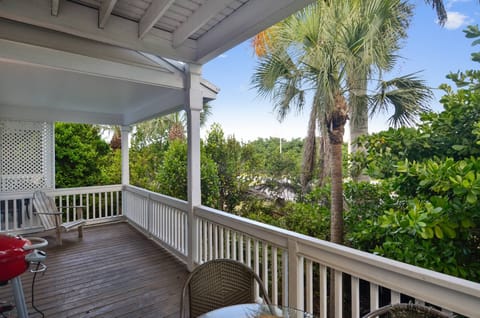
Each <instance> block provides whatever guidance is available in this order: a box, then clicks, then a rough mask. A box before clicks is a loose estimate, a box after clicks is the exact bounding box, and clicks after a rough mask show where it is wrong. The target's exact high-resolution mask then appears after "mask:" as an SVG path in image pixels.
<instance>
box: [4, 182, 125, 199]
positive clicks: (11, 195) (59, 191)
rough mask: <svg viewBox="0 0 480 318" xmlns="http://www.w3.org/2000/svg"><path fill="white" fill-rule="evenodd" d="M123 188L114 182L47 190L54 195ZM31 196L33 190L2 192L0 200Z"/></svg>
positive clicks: (46, 190)
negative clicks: (103, 184) (102, 184)
mask: <svg viewBox="0 0 480 318" xmlns="http://www.w3.org/2000/svg"><path fill="white" fill-rule="evenodd" d="M121 190H122V185H121V184H114V185H105V186H92V187H78V188H59V189H45V192H46V193H49V194H53V195H70V194H85V193H94V192H108V191H121ZM31 196H33V191H15V192H0V200H14V199H23V198H28V197H31Z"/></svg>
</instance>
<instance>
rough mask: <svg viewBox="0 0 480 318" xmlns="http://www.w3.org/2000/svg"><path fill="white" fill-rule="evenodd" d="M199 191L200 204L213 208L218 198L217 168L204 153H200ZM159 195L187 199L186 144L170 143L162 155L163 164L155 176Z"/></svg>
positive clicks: (176, 141) (181, 142)
mask: <svg viewBox="0 0 480 318" xmlns="http://www.w3.org/2000/svg"><path fill="white" fill-rule="evenodd" d="M200 160H201V167H200V173H201V191H202V202H203V204H205V205H209V206H213V205H214V204H215V203H216V202H217V200H218V197H219V183H220V182H219V178H218V174H217V166H216V165H215V162H213V160H212V159H210V158H209V157H208V156H207V155H206V154H205V152H203V151H202V152H201V159H200ZM156 181H157V182H158V185H159V189H158V191H159V192H160V193H163V194H166V195H169V196H173V197H176V198H179V199H182V200H186V199H187V144H186V142H184V141H180V140H175V141H172V142H171V143H170V145H169V147H168V150H167V151H166V152H165V154H164V159H163V162H162V164H161V166H160V170H159V172H158V174H157V176H156Z"/></svg>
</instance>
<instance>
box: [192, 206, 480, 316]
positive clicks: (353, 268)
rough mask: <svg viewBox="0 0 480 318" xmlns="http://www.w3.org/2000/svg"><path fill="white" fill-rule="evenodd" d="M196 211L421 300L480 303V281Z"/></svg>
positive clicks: (222, 214) (205, 210)
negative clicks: (292, 245)
mask: <svg viewBox="0 0 480 318" xmlns="http://www.w3.org/2000/svg"><path fill="white" fill-rule="evenodd" d="M195 214H196V215H197V216H199V217H202V218H204V219H207V220H210V221H212V222H215V223H218V224H221V225H224V226H226V227H230V228H234V229H235V230H238V231H241V232H245V233H247V234H249V235H252V236H254V237H258V238H261V239H262V240H265V241H267V242H271V243H274V244H276V245H278V246H280V247H283V248H287V244H288V241H294V242H295V243H296V245H297V249H298V254H299V255H302V256H304V257H306V258H308V259H311V260H314V261H316V262H318V263H321V264H325V265H327V266H330V267H332V268H335V269H338V270H341V271H342V272H344V273H348V274H351V275H353V276H356V277H360V278H363V279H367V280H369V281H371V282H374V283H378V284H379V285H381V286H384V287H387V288H391V289H394V290H396V291H399V292H404V293H406V294H409V295H411V296H418V298H420V299H424V300H430V301H432V302H433V303H435V300H437V301H438V299H436V298H435V295H439V294H443V295H444V297H442V299H445V297H447V295H448V294H452V293H455V294H456V295H457V296H458V293H461V294H463V295H464V296H465V297H466V298H470V301H471V302H474V303H477V304H478V305H479V306H480V284H479V283H475V282H472V281H468V280H464V279H461V278H457V277H453V276H449V275H445V274H442V273H438V272H435V271H431V270H428V269H424V268H420V267H417V266H413V265H409V264H406V263H402V262H398V261H395V260H391V259H388V258H385V257H381V256H378V255H374V254H371V253H367V252H363V251H360V250H356V249H353V248H350V247H347V246H343V245H338V244H334V243H331V242H327V241H323V240H320V239H316V238H313V237H310V236H306V235H303V234H299V233H296V232H292V231H288V230H285V229H281V228H278V227H275V226H272V225H267V224H264V223H260V222H256V221H253V220H249V219H246V218H242V217H240V216H236V215H233V214H230V213H226V212H223V211H218V210H215V209H212V208H208V207H204V206H201V207H196V208H195ZM420 282H424V283H426V285H431V286H433V288H435V289H436V292H435V295H430V296H429V295H425V294H421V293H422V292H425V289H426V287H425V286H424V287H422V286H420V285H421V284H420ZM408 284H410V285H408ZM429 290H431V289H429ZM417 294H418V295H417ZM422 296H423V297H422ZM451 301H452V304H451V306H449V307H450V308H452V309H453V310H455V309H456V308H459V306H458V305H456V304H454V303H453V302H457V303H458V301H457V300H455V299H452V300H451ZM450 308H449V309H450Z"/></svg>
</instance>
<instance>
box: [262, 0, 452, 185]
mask: <svg viewBox="0 0 480 318" xmlns="http://www.w3.org/2000/svg"><path fill="white" fill-rule="evenodd" d="M426 3H429V4H432V6H433V8H434V9H436V10H437V15H438V18H439V21H440V23H442V24H443V23H444V22H445V20H446V12H445V8H444V6H443V2H442V1H441V0H433V1H431V0H427V1H426ZM351 5H352V7H351V8H350V9H349V10H355V11H357V14H358V17H359V18H360V20H359V21H361V23H359V24H356V26H355V27H352V28H351V29H350V30H348V31H349V33H346V34H345V37H344V39H345V40H346V41H350V43H348V44H347V48H348V49H349V50H350V52H348V53H349V55H350V58H349V59H350V64H351V65H352V66H353V67H350V68H349V69H347V70H346V72H347V76H346V81H347V84H348V86H349V92H348V104H349V118H350V122H349V124H350V138H349V140H350V142H351V148H350V150H351V151H352V152H355V151H357V150H358V149H357V148H356V146H355V143H354V141H355V140H356V139H357V137H358V136H361V135H365V134H367V133H368V117H369V110H368V105H369V101H368V97H367V92H366V90H367V86H368V79H369V78H371V75H372V72H375V71H376V72H378V73H381V72H385V71H389V70H391V68H392V67H393V66H394V65H395V60H396V56H395V55H394V53H395V51H397V50H398V49H399V47H400V45H399V43H400V40H401V39H403V38H405V37H406V29H407V28H408V24H409V21H410V18H411V15H412V6H411V5H409V4H408V3H407V2H405V1H372V2H371V3H370V4H369V5H365V3H364V2H362V1H353V2H351ZM319 18H322V16H319ZM287 24H288V22H287V21H284V22H280V23H279V24H276V25H274V26H272V27H270V28H269V29H267V30H265V31H263V32H261V33H259V34H258V35H257V36H256V37H255V38H254V40H253V47H254V50H255V54H256V55H257V56H259V57H262V56H264V55H266V54H267V52H268V51H271V50H273V49H274V48H275V46H278V43H277V42H279V41H278V40H277V39H278V38H279V37H280V33H281V30H282V29H284V28H285V27H287ZM359 39H364V40H360V41H359ZM357 41H359V42H357ZM407 78H408V79H410V80H412V81H417V84H418V83H419V82H418V80H416V79H415V78H414V77H412V76H408V77H407ZM399 81H400V82H404V79H402V78H400V79H399ZM395 82H396V81H395V80H392V81H389V84H388V85H390V87H391V88H392V87H395ZM383 85H385V83H384V84H383ZM379 86H382V84H380V85H379ZM410 86H412V87H415V86H418V85H416V84H415V85H410ZM417 88H418V87H417ZM397 89H398V90H400V89H401V90H403V91H402V94H404V95H406V94H413V95H416V94H418V92H416V91H414V90H409V89H406V88H405V87H403V88H401V87H397ZM397 93H398V91H397ZM390 104H391V105H392V106H394V107H395V108H396V109H397V110H402V109H404V110H405V111H406V110H409V111H410V113H406V112H403V113H402V112H396V113H395V114H394V116H392V117H391V118H390V119H389V120H388V121H389V123H390V124H391V125H392V126H399V125H401V124H411V123H414V119H415V116H416V115H418V114H419V113H420V112H421V111H424V110H425V109H424V108H423V107H421V105H417V107H416V108H415V107H412V106H409V107H402V105H396V104H395V101H390ZM375 109H377V108H375ZM311 113H314V111H313V109H312V111H311ZM373 114H374V112H370V115H373ZM284 116H285V111H282V116H280V117H281V119H283V117H284ZM405 119H407V120H405ZM311 124H312V121H311V120H310V121H309V129H308V133H307V138H306V143H305V151H304V154H305V156H304V157H303V160H304V163H303V174H302V185H303V188H304V189H305V188H306V183H308V182H309V181H310V180H311V176H312V170H310V169H311V167H312V165H311V162H314V161H315V159H314V155H315V152H314V151H311V149H315V148H314V146H312V145H313V144H312V141H315V138H314V137H312V136H311V134H312V133H315V129H316V126H312V125H311ZM320 127H321V125H320ZM325 135H326V133H325V131H322V134H321V137H323V136H325ZM320 142H321V146H322V145H323V146H324V145H325V144H324V143H322V140H320ZM312 147H313V148H312ZM322 154H325V153H322V152H320V155H322ZM326 159H327V157H326V156H323V157H322V158H321V161H322V162H325V161H326ZM321 171H323V172H324V171H325V170H321ZM323 177H324V176H323V175H321V176H320V179H323Z"/></svg>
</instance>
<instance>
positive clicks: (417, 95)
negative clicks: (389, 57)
mask: <svg viewBox="0 0 480 318" xmlns="http://www.w3.org/2000/svg"><path fill="white" fill-rule="evenodd" d="M416 74H417V73H413V74H408V75H404V76H401V77H397V78H394V79H391V80H388V81H382V82H380V83H379V85H378V90H377V92H378V93H376V94H374V95H372V96H370V116H372V115H374V114H375V113H378V112H385V113H386V112H388V111H389V110H390V109H392V110H393V113H392V115H391V116H390V117H389V118H388V123H389V125H391V126H393V127H399V126H408V125H413V124H415V123H416V120H417V118H418V116H419V115H420V114H421V113H423V112H426V111H428V110H429V106H428V103H429V101H430V100H431V99H432V97H433V94H432V91H431V89H430V88H429V87H427V86H426V83H425V81H424V80H421V79H419V78H418V77H417V76H416Z"/></svg>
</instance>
